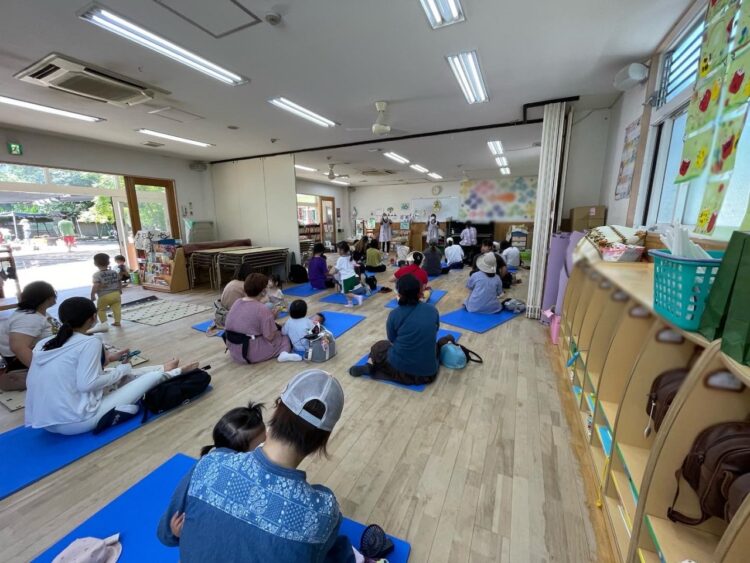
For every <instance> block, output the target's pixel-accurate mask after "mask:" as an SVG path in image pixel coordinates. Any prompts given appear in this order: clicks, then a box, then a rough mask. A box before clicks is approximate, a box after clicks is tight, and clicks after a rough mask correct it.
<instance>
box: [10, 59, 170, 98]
mask: <svg viewBox="0 0 750 563" xmlns="http://www.w3.org/2000/svg"><path fill="white" fill-rule="evenodd" d="M14 77H15V78H18V79H19V80H23V81H24V82H29V83H31V84H37V85H39V86H44V87H46V88H51V89H53V90H59V91H62V92H68V93H69V94H75V95H77V96H82V97H84V98H88V99H90V100H96V101H99V102H105V103H108V104H113V105H116V106H132V105H135V104H140V103H143V102H146V101H148V100H152V99H153V98H154V96H155V94H156V93H157V92H158V93H161V94H165V95H166V94H169V92H166V91H164V90H160V89H158V88H154V87H152V86H146V85H145V84H140V83H138V82H136V81H134V80H132V79H129V78H126V77H124V76H120V75H118V74H116V73H114V72H110V71H108V70H105V69H101V68H96V67H94V66H92V65H89V64H87V63H84V62H81V61H77V60H75V59H71V58H68V57H64V56H62V55H59V54H57V53H52V54H50V55H47V56H46V57H44V58H43V59H42V60H40V61H38V62H36V63H34V64H33V65H31V66H30V67H28V68H25V69H24V70H22V71H21V72H18V73H16V74H15V75H14Z"/></svg>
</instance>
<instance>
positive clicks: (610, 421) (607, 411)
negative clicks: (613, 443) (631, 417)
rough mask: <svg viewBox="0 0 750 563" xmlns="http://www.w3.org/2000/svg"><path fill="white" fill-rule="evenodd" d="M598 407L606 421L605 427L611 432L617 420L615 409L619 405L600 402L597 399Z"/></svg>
mask: <svg viewBox="0 0 750 563" xmlns="http://www.w3.org/2000/svg"><path fill="white" fill-rule="evenodd" d="M599 406H600V407H601V408H602V412H603V413H604V418H605V419H606V421H607V426H609V429H610V430H612V429H613V428H614V427H615V420H617V409H618V408H619V405H618V404H617V403H612V402H610V401H602V400H601V399H599Z"/></svg>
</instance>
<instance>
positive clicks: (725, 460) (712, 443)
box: [667, 421, 750, 526]
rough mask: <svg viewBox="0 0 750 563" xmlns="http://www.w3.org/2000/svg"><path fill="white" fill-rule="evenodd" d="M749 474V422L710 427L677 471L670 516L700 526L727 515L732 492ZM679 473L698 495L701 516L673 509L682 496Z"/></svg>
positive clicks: (701, 435)
mask: <svg viewBox="0 0 750 563" xmlns="http://www.w3.org/2000/svg"><path fill="white" fill-rule="evenodd" d="M746 473H750V423H748V422H740V421H737V422H720V423H719V424H714V425H713V426H709V427H708V428H706V429H705V430H703V432H701V433H700V434H698V436H697V437H696V439H695V441H694V442H693V445H692V446H691V448H690V452H689V453H688V455H687V456H686V457H685V460H684V461H683V462H682V466H681V467H680V468H679V469H678V470H677V471H676V473H675V477H676V479H677V491H676V492H675V495H674V500H673V501H672V506H671V507H670V508H669V510H667V518H669V519H670V520H671V521H672V522H680V523H682V524H687V525H688V526H697V525H698V524H701V523H702V522H705V521H706V520H708V519H709V518H711V517H712V516H714V517H716V518H722V519H723V518H726V517H727V503H728V502H729V491H730V490H731V488H732V485H733V484H734V482H735V481H736V480H737V479H738V478H739V477H740V476H741V475H744V474H746ZM680 476H682V477H683V478H684V479H685V481H687V483H688V485H690V488H692V489H693V490H694V491H695V492H696V494H697V495H698V502H699V504H700V511H701V513H700V516H697V517H690V516H686V515H685V514H682V513H681V512H678V511H677V510H675V509H674V506H675V504H676V503H677V497H678V496H679V495H680ZM733 502H736V501H733Z"/></svg>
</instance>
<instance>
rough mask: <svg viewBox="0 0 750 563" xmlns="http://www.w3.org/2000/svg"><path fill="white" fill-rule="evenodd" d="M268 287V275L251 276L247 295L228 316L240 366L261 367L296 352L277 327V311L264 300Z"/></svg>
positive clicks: (233, 349) (230, 340)
mask: <svg viewBox="0 0 750 563" xmlns="http://www.w3.org/2000/svg"><path fill="white" fill-rule="evenodd" d="M267 286H268V277H267V276H265V275H263V274H257V273H256V274H250V275H249V276H247V279H246V280H245V294H246V296H245V297H243V298H242V299H238V300H237V301H235V303H234V305H232V308H231V309H230V311H229V314H228V315H227V322H226V342H227V348H229V355H230V356H232V359H233V360H234V361H235V362H237V363H241V364H244V363H248V364H257V363H258V362H265V361H266V360H270V359H271V358H276V357H277V356H281V355H282V354H283V356H281V357H286V355H287V354H288V353H289V352H291V350H292V346H291V344H290V343H289V339H288V338H287V337H286V336H284V335H283V334H281V331H280V330H279V328H278V327H277V326H276V316H275V314H274V312H273V311H271V309H269V308H268V307H266V305H265V304H264V303H261V301H260V300H261V299H262V297H263V293H264V292H265V290H266V287H267ZM292 356H297V355H296V354H292ZM297 358H299V356H297Z"/></svg>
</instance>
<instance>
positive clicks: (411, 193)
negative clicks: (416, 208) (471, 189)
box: [349, 182, 461, 219]
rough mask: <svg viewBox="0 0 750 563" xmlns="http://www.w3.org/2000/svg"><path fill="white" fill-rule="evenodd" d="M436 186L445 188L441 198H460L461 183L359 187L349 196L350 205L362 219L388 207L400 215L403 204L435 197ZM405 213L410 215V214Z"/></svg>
mask: <svg viewBox="0 0 750 563" xmlns="http://www.w3.org/2000/svg"><path fill="white" fill-rule="evenodd" d="M435 185H440V186H443V190H442V191H441V192H440V196H439V197H451V196H456V197H458V195H459V189H460V188H461V182H433V183H424V184H406V185H404V184H395V185H388V186H369V187H366V188H363V187H357V189H356V190H355V191H354V192H352V193H351V194H350V195H349V204H350V205H351V207H352V209H354V208H356V209H357V216H358V217H359V218H361V219H362V218H367V217H369V216H370V213H371V212H372V211H373V210H375V209H387V208H388V207H393V208H394V209H395V210H396V211H395V212H396V214H399V215H400V214H401V211H400V210H401V204H402V203H409V204H411V200H412V199H415V198H420V197H435V196H434V195H433V193H432V187H433V186H435ZM405 213H406V214H408V213H409V212H408V211H407V212H405Z"/></svg>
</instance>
